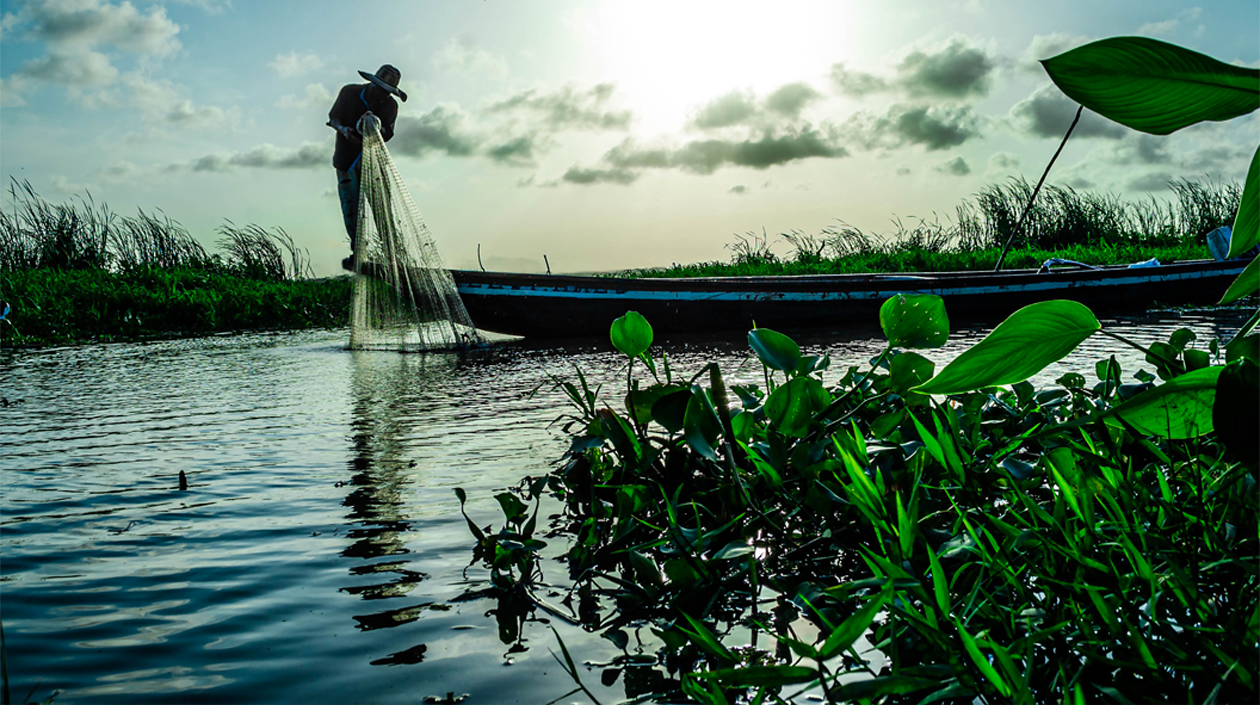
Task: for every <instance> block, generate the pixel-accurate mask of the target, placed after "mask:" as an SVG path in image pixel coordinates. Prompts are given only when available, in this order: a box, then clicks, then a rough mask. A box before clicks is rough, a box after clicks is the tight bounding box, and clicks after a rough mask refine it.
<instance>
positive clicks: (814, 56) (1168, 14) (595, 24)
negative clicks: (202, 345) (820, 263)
mask: <svg viewBox="0 0 1260 705" xmlns="http://www.w3.org/2000/svg"><path fill="white" fill-rule="evenodd" d="M0 10H2V12H0V14H2V15H3V20H2V24H0V30H2V32H3V33H2V34H0V79H2V81H3V84H2V86H0V171H2V172H3V175H4V177H5V179H6V181H7V180H8V179H9V178H10V177H12V178H16V179H18V180H29V181H30V183H31V185H32V186H33V187H34V188H35V190H36V191H37V192H38V193H40V194H41V195H43V196H44V197H45V198H48V199H49V200H53V201H63V200H66V199H69V198H71V197H73V196H78V195H84V194H88V193H90V194H91V196H92V198H93V199H95V200H96V201H97V202H98V203H99V202H102V201H103V202H106V203H108V204H109V206H110V207H111V209H113V210H114V211H116V212H119V213H122V214H133V213H135V210H136V209H137V208H142V209H144V210H146V211H155V210H160V211H161V212H163V213H165V214H166V215H168V216H170V217H171V218H173V219H175V220H177V221H179V222H180V223H181V224H183V225H184V226H185V227H186V228H187V229H188V230H189V231H191V232H192V233H193V234H194V235H195V236H197V237H198V239H200V240H201V241H202V242H203V243H204V244H206V245H207V246H208V247H211V248H212V249H213V245H214V243H215V240H216V239H217V237H218V236H217V234H216V233H215V229H216V228H217V227H219V226H220V225H221V224H223V222H224V220H225V219H226V220H231V221H232V222H234V223H236V224H238V225H243V224H248V223H255V224H258V225H261V226H264V227H268V228H271V227H281V228H283V229H284V230H285V231H287V232H288V233H289V234H290V235H292V236H293V237H294V239H295V240H297V241H298V243H299V244H300V245H302V246H303V247H306V248H308V249H309V251H310V253H311V256H312V259H313V261H314V265H315V271H316V273H317V274H320V275H325V274H333V273H336V272H337V271H338V269H337V268H338V262H339V260H340V259H341V257H343V256H345V255H346V254H348V244H347V241H346V237H345V233H344V231H343V229H342V225H341V214H340V207H339V205H338V202H337V198H336V189H335V184H336V181H335V176H334V172H333V169H332V165H331V158H332V142H333V134H334V133H333V131H332V130H331V129H329V128H328V127H326V126H325V125H324V122H325V121H326V120H327V114H328V109H329V107H331V104H332V100H333V96H334V95H335V93H336V92H337V90H338V89H339V88H340V87H341V86H342V85H344V84H347V83H360V82H361V79H360V78H359V76H358V74H357V73H356V70H364V71H368V72H369V73H370V72H374V71H375V70H376V68H377V67H378V66H380V65H381V64H383V63H392V64H394V65H395V66H397V67H398V68H399V69H401V71H402V81H401V84H400V87H401V88H402V89H403V90H405V91H406V92H407V93H408V97H409V100H408V101H407V102H406V103H403V104H401V106H400V108H401V110H400V114H399V119H398V123H397V136H396V137H395V138H394V140H393V141H392V142H390V143H389V149H390V152H391V154H392V155H393V157H394V159H395V161H396V163H397V164H398V167H399V170H400V171H401V173H402V175H403V178H404V180H405V181H406V183H407V185H408V188H409V190H410V191H411V194H412V197H413V198H414V200H415V202H416V203H417V204H418V205H419V207H420V209H421V211H422V213H423V215H424V218H425V220H426V222H427V223H428V225H429V228H430V229H431V231H432V233H433V235H434V237H435V239H436V240H437V243H438V247H439V249H440V251H441V252H442V254H443V257H444V258H445V260H446V263H447V264H448V265H449V266H453V267H475V266H476V263H477V246H478V245H480V246H481V253H482V261H483V262H484V264H485V266H486V267H487V268H488V269H504V270H516V271H539V270H541V269H542V268H543V266H544V265H543V255H546V256H547V258H548V260H549V261H550V263H551V267H552V269H553V271H557V272H574V271H593V270H609V269H621V268H626V267H641V266H656V265H668V264H670V263H673V262H693V261H701V260H713V259H726V258H727V257H728V256H729V254H730V253H729V251H727V250H725V249H724V248H723V246H724V245H725V244H727V243H729V242H731V241H733V240H734V239H735V237H734V236H735V235H736V234H742V233H746V232H749V231H757V232H761V231H762V229H763V228H764V229H765V231H767V232H768V233H769V234H770V235H772V236H773V235H775V234H777V233H780V232H787V231H793V230H797V231H802V232H805V233H816V232H818V231H819V230H821V229H822V228H824V227H826V226H828V225H831V224H834V223H835V222H836V221H837V220H843V221H845V222H848V223H851V224H853V225H856V226H858V227H860V228H862V229H864V230H868V231H875V232H886V231H888V230H890V229H891V226H890V219H891V218H892V217H893V216H899V217H901V218H902V219H903V220H907V219H910V218H912V217H927V218H931V217H932V214H933V213H934V212H935V213H938V214H940V215H941V216H942V217H945V216H949V215H952V214H953V212H954V208H955V206H956V205H958V203H959V202H960V201H961V200H962V199H964V198H967V197H968V196H970V195H972V194H974V193H975V192H977V191H978V190H979V189H980V188H982V187H983V186H985V185H986V184H990V183H994V182H1001V181H1003V180H1005V179H1007V178H1008V177H1009V176H1011V175H1020V174H1022V175H1024V176H1025V177H1026V178H1028V179H1029V180H1030V181H1035V180H1036V179H1037V178H1038V177H1039V176H1040V174H1041V171H1042V169H1043V168H1044V167H1045V164H1046V162H1047V161H1048V160H1049V158H1050V156H1051V155H1052V154H1053V152H1054V149H1055V148H1056V147H1057V146H1058V141H1059V139H1061V138H1062V134H1063V132H1064V130H1066V128H1067V125H1068V123H1069V122H1070V120H1071V117H1072V114H1073V112H1074V110H1075V106H1074V105H1072V104H1071V103H1070V102H1069V101H1068V99H1067V98H1066V97H1064V96H1063V95H1062V94H1061V93H1059V92H1058V91H1057V89H1055V88H1053V86H1051V85H1050V84H1049V81H1048V80H1047V78H1046V76H1045V73H1044V71H1042V70H1041V69H1040V67H1039V65H1038V64H1036V62H1035V59H1038V58H1047V57H1049V56H1053V55H1054V54H1057V53H1059V52H1061V51H1064V50H1066V49H1069V48H1071V47H1073V46H1077V45H1079V44H1082V43H1085V42H1087V41H1090V40H1093V39H1099V38H1103V37H1107V36H1116V35H1144V36H1149V37H1155V38H1158V39H1164V40H1166V41H1171V42H1174V43H1177V44H1181V45H1183V46H1186V47H1189V48H1192V49H1195V50H1198V51H1201V52H1203V53H1206V54H1208V55H1211V56H1214V57H1216V58H1218V59H1221V60H1223V61H1227V62H1233V63H1238V64H1242V65H1247V66H1256V65H1258V63H1260V4H1257V3H1256V2H1255V0H1238V1H1232V0H1230V1H1225V0H1222V1H1219V2H1217V1H1214V2H1211V3H1204V5H1203V6H1202V7H1187V6H1186V3H1183V2H1169V1H1166V0H1103V1H1101V2H1100V1H1099V0H1060V1H1059V2H1054V3H1047V2H1044V1H1041V0H1038V1H1037V2H1025V1H1023V0H1006V1H1005V2H997V1H996V0H962V1H951V0H935V1H930V2H929V1H927V0H922V1H914V0H882V1H881V2H874V1H866V2H856V1H851V0H799V1H793V0H777V1H776V2H745V1H742V0H721V1H716V0H715V1H713V2H688V1H687V0H669V1H659V2H658V1H656V0H635V1H633V2H631V1H629V0H620V1H612V0H608V1H605V2H597V1H595V0H530V1H529V2H525V1H524V0H475V1H474V0H462V1H460V2H453V1H452V2H436V1H433V2H416V1H405V0H374V2H371V3H355V2H344V1H339V2H327V1H325V0H302V1H301V2H296V1H290V2H279V1H268V0H165V1H152V0H131V1H124V0H25V1H23V0H0ZM1258 141H1260V117H1258V116H1257V115H1256V114H1252V115H1250V116H1247V117H1245V118H1239V119H1236V120H1233V121H1230V122H1227V123H1205V124H1201V125H1198V126H1195V127H1193V128H1190V129H1187V130H1184V131H1182V132H1179V133H1177V134H1175V135H1172V136H1169V137H1151V136H1146V135H1140V134H1138V133H1135V132H1132V131H1130V130H1127V129H1125V128H1122V127H1120V126H1118V125H1115V124H1114V123H1110V122H1108V121H1106V120H1103V119H1101V118H1099V117H1097V116H1092V115H1087V117H1086V118H1085V119H1083V120H1082V122H1081V124H1080V125H1079V126H1078V127H1077V130H1076V133H1075V135H1074V136H1073V138H1072V141H1071V142H1069V144H1068V146H1067V148H1066V150H1065V151H1064V154H1063V156H1062V157H1060V160H1059V162H1058V163H1057V164H1056V166H1055V170H1054V172H1052V174H1051V181H1052V182H1054V183H1060V184H1068V185H1071V186H1073V187H1075V188H1079V189H1093V190H1097V191H1101V192H1107V193H1115V194H1118V195H1120V196H1122V197H1124V198H1129V199H1144V198H1147V197H1148V194H1151V195H1154V196H1156V197H1161V194H1162V195H1167V194H1168V191H1167V189H1166V183H1167V181H1168V180H1169V179H1171V178H1180V177H1185V178H1192V179H1202V178H1205V177H1206V178H1209V179H1213V180H1218V181H1220V180H1224V181H1235V180H1236V181H1241V180H1242V178H1243V177H1244V176H1245V173H1246V168H1247V164H1248V160H1249V159H1250V156H1251V154H1252V151H1253V150H1254V149H1255V146H1256V144H1257V142H1258ZM786 249H788V248H786V247H784V248H783V251H784V253H786Z"/></svg>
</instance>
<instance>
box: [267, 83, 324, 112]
mask: <svg viewBox="0 0 1260 705" xmlns="http://www.w3.org/2000/svg"><path fill="white" fill-rule="evenodd" d="M332 104H333V94H332V93H331V92H330V91H329V90H328V89H327V88H325V87H324V84H322V83H310V84H307V86H306V94H305V95H304V96H302V97H301V98H299V97H297V96H296V95H293V94H292V93H290V94H287V95H282V96H280V98H279V99H278V100H277V101H276V107H277V108H284V109H286V110H308V109H315V108H320V109H323V110H327V109H328V108H329V107H331V106H332Z"/></svg>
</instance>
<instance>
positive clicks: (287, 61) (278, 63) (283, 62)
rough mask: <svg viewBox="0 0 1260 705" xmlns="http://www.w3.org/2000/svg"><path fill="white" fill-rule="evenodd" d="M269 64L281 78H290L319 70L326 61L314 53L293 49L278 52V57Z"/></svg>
mask: <svg viewBox="0 0 1260 705" xmlns="http://www.w3.org/2000/svg"><path fill="white" fill-rule="evenodd" d="M268 66H270V67H271V68H272V70H273V71H275V72H276V74H277V75H279V76H280V77H281V78H289V77H292V76H299V75H301V74H304V73H310V72H311V71H318V70H319V69H320V68H322V67H323V66H324V62H323V61H322V60H320V58H319V57H318V56H316V55H314V54H299V53H297V52H296V51H291V52H289V53H288V54H276V58H275V59H273V60H272V61H271V63H270V64H268Z"/></svg>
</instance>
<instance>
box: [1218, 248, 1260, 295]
mask: <svg viewBox="0 0 1260 705" xmlns="http://www.w3.org/2000/svg"><path fill="white" fill-rule="evenodd" d="M1257 290H1260V257H1257V258H1255V259H1253V260H1251V263H1250V264H1248V265H1247V266H1246V268H1244V269H1243V270H1242V274H1239V275H1238V278H1237V279H1235V280H1234V283H1233V284H1230V285H1229V288H1228V289H1226V290H1225V295H1224V296H1222V297H1221V303H1223V304H1228V303H1233V302H1235V301H1237V300H1239V299H1241V298H1242V297H1244V296H1246V295H1247V294H1254V293H1255V292H1256V291H1257Z"/></svg>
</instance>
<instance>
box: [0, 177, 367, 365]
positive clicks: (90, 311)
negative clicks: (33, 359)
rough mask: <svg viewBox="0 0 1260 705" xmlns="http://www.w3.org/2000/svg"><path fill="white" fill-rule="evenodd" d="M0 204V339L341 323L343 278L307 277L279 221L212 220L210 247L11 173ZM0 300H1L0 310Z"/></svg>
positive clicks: (161, 223) (14, 341)
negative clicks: (38, 188) (267, 224)
mask: <svg viewBox="0 0 1260 705" xmlns="http://www.w3.org/2000/svg"><path fill="white" fill-rule="evenodd" d="M9 196H10V201H11V204H10V207H9V208H8V209H5V210H0V302H3V303H7V304H8V305H9V307H10V310H9V313H8V314H7V316H6V317H5V318H4V319H3V320H0V344H3V345H5V346H42V345H61V344H69V343H78V342H87V341H114V340H135V339H145V338H160V337H178V336H189V335H205V334H210V333H221V332H225V331H243V330H282V329H299V328H317V327H339V326H344V325H346V324H347V322H348V320H349V305H350V279H349V278H348V277H339V278H332V279H311V278H309V276H310V271H311V269H310V258H309V255H308V254H307V252H306V251H305V250H303V249H301V248H299V247H297V246H296V244H295V243H294V242H293V238H292V237H290V236H289V234H288V233H286V232H285V231H284V230H283V229H281V228H273V229H271V230H268V229H265V228H262V227H260V226H257V225H245V226H237V225H236V224H234V223H232V222H231V221H227V222H225V224H224V225H222V226H220V227H219V228H218V231H217V232H218V235H219V238H218V241H217V244H218V246H219V248H220V249H221V250H222V252H221V253H220V254H209V253H207V252H206V250H205V248H203V247H202V246H201V244H200V243H199V242H198V241H197V240H196V239H195V238H193V237H192V235H190V234H189V233H188V231H187V230H185V229H184V228H183V226H181V225H180V224H179V223H178V222H176V221H174V220H171V219H170V218H168V217H166V216H165V215H155V214H151V213H146V212H144V211H143V210H142V211H139V213H138V214H137V215H135V216H120V215H118V214H116V213H113V212H112V211H110V210H109V207H108V206H106V205H104V204H97V203H95V202H94V201H92V199H91V197H90V196H86V197H82V198H80V199H78V201H70V202H67V203H59V204H58V203H50V202H48V201H46V200H44V199H43V198H41V197H40V196H39V195H38V194H36V193H35V191H34V189H32V188H31V185H30V184H29V183H27V182H18V181H16V180H14V181H13V182H12V184H11V185H10V188H9ZM2 309H3V305H0V310H2Z"/></svg>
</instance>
